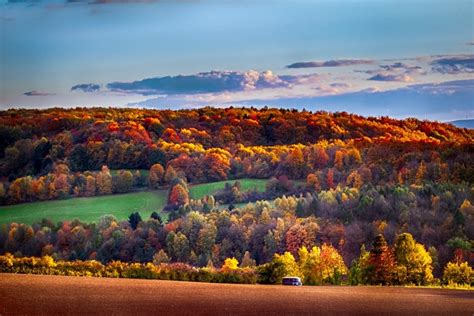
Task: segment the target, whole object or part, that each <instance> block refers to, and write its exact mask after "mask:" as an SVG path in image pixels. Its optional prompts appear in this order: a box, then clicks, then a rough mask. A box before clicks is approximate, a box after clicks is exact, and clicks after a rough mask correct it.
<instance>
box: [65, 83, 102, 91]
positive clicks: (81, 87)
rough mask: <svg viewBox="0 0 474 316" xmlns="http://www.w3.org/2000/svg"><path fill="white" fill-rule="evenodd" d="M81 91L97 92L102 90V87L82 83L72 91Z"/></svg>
mask: <svg viewBox="0 0 474 316" xmlns="http://www.w3.org/2000/svg"><path fill="white" fill-rule="evenodd" d="M76 90H80V91H82V92H88V93H90V92H97V91H99V90H100V85H98V84H96V83H81V84H77V85H75V86H73V87H72V88H71V91H76Z"/></svg>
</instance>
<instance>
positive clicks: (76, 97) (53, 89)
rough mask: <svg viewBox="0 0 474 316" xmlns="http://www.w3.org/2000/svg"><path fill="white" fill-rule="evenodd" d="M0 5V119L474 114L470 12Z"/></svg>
mask: <svg viewBox="0 0 474 316" xmlns="http://www.w3.org/2000/svg"><path fill="white" fill-rule="evenodd" d="M0 8H1V9H0V27H1V37H0V45H1V49H0V67H1V68H0V76H1V77H0V80H1V82H0V85H1V86H0V108H9V107H30V108H31V107H50V106H79V105H81V106H96V105H104V106H110V105H113V106H127V105H130V106H148V107H157V108H182V107H194V106H203V105H215V106H225V105H228V104H233V105H239V104H244V105H257V106H260V105H264V104H269V105H274V106H282V107H301V105H303V104H304V106H305V107H306V108H311V109H315V110H316V109H326V110H341V109H344V110H347V111H350V112H357V113H361V114H364V115H375V116H377V115H392V116H395V117H407V116H416V117H420V118H428V119H436V120H451V119H462V118H472V117H474V101H473V100H474V92H473V89H472V86H473V84H472V83H473V81H474V76H473V74H474V55H473V48H474V46H473V45H472V44H473V43H472V42H473V41H474V35H473V16H474V8H473V2H472V1H460V0H455V1H436V0H433V1H417V0H412V1H408V0H406V1H404V0H399V1H376V0H373V1H350V0H347V1H329V0H328V1H302V0H300V1H298V0H294V1H257V0H253V1H250V0H249V1H245V0H242V1H230V0H228V1H225V0H214V1H212V0H201V1H193V0H182V1H180V0H177V1H166V0H160V1H154V0H147V1H146V0H145V1H125V0H107V1H105V0H90V1H81V0H75V1H60V0H57V1H41V0H37V1H5V0H2V1H0ZM288 66H289V67H288ZM427 87H428V88H427ZM430 104H432V107H430Z"/></svg>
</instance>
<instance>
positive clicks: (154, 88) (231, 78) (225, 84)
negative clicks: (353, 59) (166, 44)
mask: <svg viewBox="0 0 474 316" xmlns="http://www.w3.org/2000/svg"><path fill="white" fill-rule="evenodd" d="M315 77H316V75H302V76H288V75H287V76H278V75H275V74H273V73H272V72H271V71H263V72H258V71H254V70H249V71H246V72H238V71H211V72H202V73H198V74H195V75H179V76H167V77H156V78H148V79H143V80H139V81H133V82H112V83H109V84H107V88H108V89H109V90H111V91H118V92H127V93H135V94H142V95H158V94H167V95H178V94H203V93H219V92H237V91H245V90H257V89H268V88H282V87H290V86H292V85H295V84H303V83H308V82H310V81H311V80H313V79H314V78H315Z"/></svg>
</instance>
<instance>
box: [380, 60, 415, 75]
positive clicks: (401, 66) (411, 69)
mask: <svg viewBox="0 0 474 316" xmlns="http://www.w3.org/2000/svg"><path fill="white" fill-rule="evenodd" d="M380 68H382V69H384V70H385V71H404V72H405V73H406V74H408V73H415V72H416V73H419V72H420V71H421V70H422V69H423V68H421V67H420V66H410V65H407V64H405V63H402V62H396V63H393V64H391V65H380Z"/></svg>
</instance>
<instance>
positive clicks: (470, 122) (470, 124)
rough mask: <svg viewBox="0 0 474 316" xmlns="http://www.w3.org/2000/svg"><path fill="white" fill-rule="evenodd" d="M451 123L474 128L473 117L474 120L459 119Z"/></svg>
mask: <svg viewBox="0 0 474 316" xmlns="http://www.w3.org/2000/svg"><path fill="white" fill-rule="evenodd" d="M449 123H450V124H453V125H454V126H456V127H465V128H474V119H472V120H457V121H451V122H449Z"/></svg>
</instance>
